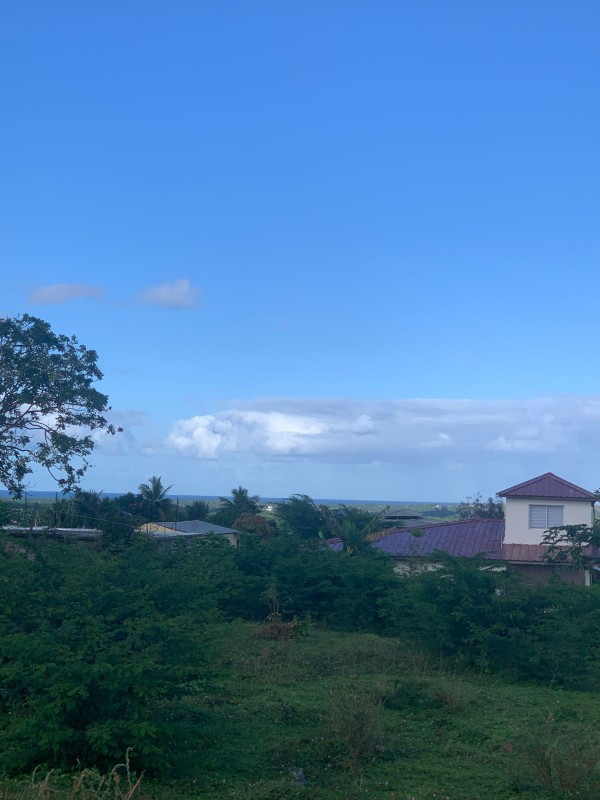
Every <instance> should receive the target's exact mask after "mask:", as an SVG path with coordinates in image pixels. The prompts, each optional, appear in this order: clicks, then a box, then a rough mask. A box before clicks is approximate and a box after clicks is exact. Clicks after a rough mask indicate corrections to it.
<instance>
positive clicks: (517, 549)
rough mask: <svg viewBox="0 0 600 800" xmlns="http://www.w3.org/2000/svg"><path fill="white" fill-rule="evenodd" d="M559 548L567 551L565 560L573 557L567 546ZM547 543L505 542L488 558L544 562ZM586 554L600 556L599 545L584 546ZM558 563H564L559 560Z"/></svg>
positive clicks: (531, 562)
mask: <svg viewBox="0 0 600 800" xmlns="http://www.w3.org/2000/svg"><path fill="white" fill-rule="evenodd" d="M559 550H561V551H563V552H564V553H565V555H564V560H565V561H566V562H567V563H569V562H571V560H572V559H571V558H570V557H569V556H568V555H567V550H568V548H567V547H560V548H559ZM547 552H548V547H547V545H544V544H516V543H511V544H504V545H502V547H501V549H500V550H499V551H498V552H497V553H489V554H488V556H487V557H488V558H492V559H494V560H498V561H511V562H513V563H514V562H526V563H529V564H535V563H538V564H544V563H548V562H547V561H546V553H547ZM583 554H584V556H586V557H588V558H598V556H599V554H600V551H599V550H598V548H597V547H584V549H583ZM558 563H564V562H561V561H559V562H558Z"/></svg>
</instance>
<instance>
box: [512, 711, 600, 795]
mask: <svg viewBox="0 0 600 800" xmlns="http://www.w3.org/2000/svg"><path fill="white" fill-rule="evenodd" d="M524 756H525V761H526V763H527V766H528V768H529V770H530V771H531V774H532V775H533V776H534V777H535V779H536V780H537V781H538V782H539V783H540V784H541V785H542V786H543V787H544V789H546V790H547V791H548V792H550V793H551V794H552V795H553V796H554V797H558V798H563V799H564V800H567V798H581V800H595V799H596V798H597V797H598V795H599V793H600V736H599V735H598V732H597V729H596V728H594V727H592V726H591V725H589V724H585V723H581V722H574V721H570V722H564V721H557V720H556V719H554V718H553V717H552V716H551V717H549V718H548V719H546V720H544V721H543V722H541V723H540V724H538V725H536V727H535V730H534V731H531V734H530V735H529V736H528V737H525V738H524Z"/></svg>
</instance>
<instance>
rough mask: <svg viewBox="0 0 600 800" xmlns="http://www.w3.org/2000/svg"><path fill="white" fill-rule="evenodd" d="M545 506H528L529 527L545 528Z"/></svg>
mask: <svg viewBox="0 0 600 800" xmlns="http://www.w3.org/2000/svg"><path fill="white" fill-rule="evenodd" d="M546 508H547V506H529V527H530V528H546V527H547V526H546Z"/></svg>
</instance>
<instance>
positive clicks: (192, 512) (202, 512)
mask: <svg viewBox="0 0 600 800" xmlns="http://www.w3.org/2000/svg"><path fill="white" fill-rule="evenodd" d="M209 514H210V503H207V502H206V500H192V502H191V503H188V504H187V505H186V506H184V507H183V514H182V519H200V520H206V519H208V516H209Z"/></svg>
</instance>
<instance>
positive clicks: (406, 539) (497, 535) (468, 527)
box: [372, 519, 504, 558]
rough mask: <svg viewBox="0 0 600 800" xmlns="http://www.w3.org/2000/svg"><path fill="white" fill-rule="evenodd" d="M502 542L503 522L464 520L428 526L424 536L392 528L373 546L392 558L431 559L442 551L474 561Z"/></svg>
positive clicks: (493, 550) (497, 549) (424, 529)
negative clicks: (423, 557)
mask: <svg viewBox="0 0 600 800" xmlns="http://www.w3.org/2000/svg"><path fill="white" fill-rule="evenodd" d="M382 533H383V531H382ZM503 538H504V520H503V519H465V520H459V521H458V522H440V523H436V524H435V525H428V526H426V527H425V528H423V531H422V534H421V535H419V529H418V528H417V529H415V528H411V529H409V530H406V529H405V528H390V529H389V532H387V535H386V536H384V537H383V538H382V539H379V540H378V541H376V542H373V545H372V546H373V547H376V548H377V549H378V550H382V551H383V552H384V553H389V555H392V556H416V557H418V556H428V555H431V553H435V551H436V550H441V551H442V552H444V553H448V555H451V556H454V557H455V558H461V557H462V558H472V557H473V556H476V555H479V554H481V555H483V554H484V553H487V552H498V551H499V550H500V549H501V547H502V539H503Z"/></svg>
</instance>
